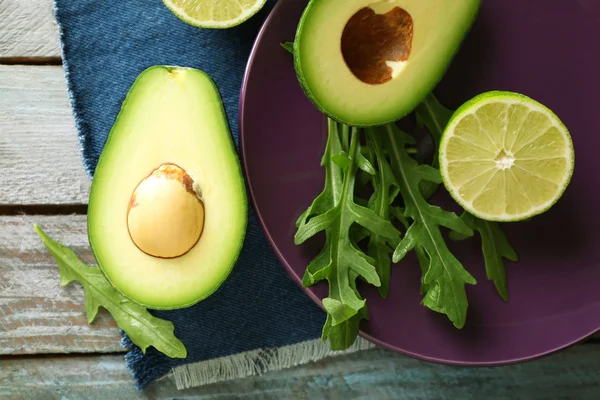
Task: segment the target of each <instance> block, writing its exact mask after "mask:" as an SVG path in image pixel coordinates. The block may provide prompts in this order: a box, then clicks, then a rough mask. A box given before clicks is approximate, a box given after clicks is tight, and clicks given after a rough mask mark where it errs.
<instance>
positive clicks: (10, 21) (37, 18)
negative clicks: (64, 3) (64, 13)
mask: <svg viewBox="0 0 600 400" xmlns="http://www.w3.org/2000/svg"><path fill="white" fill-rule="evenodd" d="M4 57H7V58H9V57H60V45H59V43H58V26H57V25H56V23H55V22H54V15H53V8H52V0H0V58H4Z"/></svg>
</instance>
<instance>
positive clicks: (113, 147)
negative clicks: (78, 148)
mask: <svg viewBox="0 0 600 400" xmlns="http://www.w3.org/2000/svg"><path fill="white" fill-rule="evenodd" d="M246 224H247V199H246V191H245V184H244V181H243V176H242V171H241V167H240V163H239V159H238V156H237V154H236V152H235V148H234V145H233V142H232V139H231V134H230V131H229V127H228V123H227V118H226V115H225V111H224V109H223V105H222V101H221V97H220V94H219V91H218V89H217V87H216V86H215V84H214V82H213V81H212V79H211V78H210V77H209V76H208V75H207V74H205V73H204V72H202V71H199V70H196V69H191V68H181V67H167V66H155V67H151V68H149V69H147V70H145V71H144V72H142V73H141V74H140V75H139V77H138V78H137V80H136V81H135V83H134V84H133V86H132V87H131V89H130V91H129V93H128V94H127V97H126V99H125V101H124V102H123V104H122V108H121V111H120V113H119V115H118V116H117V119H116V121H115V124H114V126H113V128H112V130H111V131H110V134H109V136H108V139H107V142H106V145H105V147H104V149H103V152H102V155H101V156H100V160H99V162H98V165H97V168H96V171H95V174H94V179H93V182H92V188H91V193H90V199H89V208H88V233H89V240H90V244H91V247H92V250H93V252H94V255H95V257H96V259H97V261H98V264H99V266H100V268H101V269H102V271H103V272H104V274H105V275H106V277H107V278H108V279H109V280H110V282H111V283H112V284H113V286H114V287H116V288H117V289H118V290H119V291H120V292H122V293H123V294H124V295H125V296H127V297H128V298H130V299H131V300H133V301H135V302H137V303H139V304H142V305H145V306H147V307H150V308H154V309H173V308H182V307H187V306H190V305H192V304H194V303H196V302H198V301H200V300H202V299H204V298H206V297H207V296H209V295H210V294H211V293H213V292H214V291H215V290H216V289H217V288H218V287H219V286H220V285H221V284H222V283H223V281H224V280H225V279H226V278H227V276H228V275H229V273H230V272H231V270H232V268H233V265H234V263H235V262H236V260H237V258H238V256H239V253H240V250H241V248H242V243H243V240H244V236H245V231H246Z"/></svg>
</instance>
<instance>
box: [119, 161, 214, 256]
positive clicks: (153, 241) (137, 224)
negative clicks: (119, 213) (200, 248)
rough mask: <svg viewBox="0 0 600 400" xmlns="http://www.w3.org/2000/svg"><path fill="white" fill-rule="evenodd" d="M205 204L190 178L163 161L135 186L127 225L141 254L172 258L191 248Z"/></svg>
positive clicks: (201, 221)
mask: <svg viewBox="0 0 600 400" xmlns="http://www.w3.org/2000/svg"><path fill="white" fill-rule="evenodd" d="M203 227H204V204H203V202H202V198H201V195H200V191H199V190H198V187H197V185H196V184H195V182H194V180H193V179H192V177H191V176H190V175H189V174H188V173H187V172H186V171H185V170H184V169H182V168H180V167H179V166H177V165H174V164H162V165H161V166H160V167H158V168H157V169H155V170H154V171H152V173H151V174H150V175H149V176H148V177H147V178H145V179H144V180H142V181H141V182H140V184H139V185H138V186H137V187H136V188H135V190H134V192H133V194H132V195H131V199H130V202H129V208H128V210H127V228H128V230H129V236H130V237H131V240H132V241H133V243H135V245H136V246H137V247H138V248H139V249H140V250H141V251H143V252H144V253H146V254H148V255H151V256H154V257H160V258H175V257H179V256H181V255H183V254H185V253H187V252H188V251H190V250H191V249H192V248H193V247H194V246H195V245H196V243H198V240H199V239H200V236H201V235H202V229H203Z"/></svg>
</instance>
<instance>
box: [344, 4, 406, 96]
mask: <svg viewBox="0 0 600 400" xmlns="http://www.w3.org/2000/svg"><path fill="white" fill-rule="evenodd" d="M392 6H393V3H392V2H390V1H381V2H378V3H374V4H371V5H369V6H368V7H364V8H361V9H360V10H358V11H357V12H356V13H355V14H354V15H353V16H352V17H351V18H350V19H349V20H348V22H347V23H346V26H345V27H344V31H343V33H342V39H341V47H342V55H343V57H344V60H345V61H346V65H347V66H348V68H350V71H352V73H353V74H354V76H356V77H357V78H358V79H360V80H361V81H363V82H364V83H368V84H371V85H379V84H382V83H386V82H389V81H390V80H392V79H394V78H395V77H396V76H398V75H399V74H400V72H401V71H402V69H404V67H405V66H406V61H407V60H408V58H409V56H410V52H411V50H412V40H413V19H412V17H411V15H410V14H409V13H408V12H407V11H406V10H404V9H402V8H400V7H397V6H395V7H392Z"/></svg>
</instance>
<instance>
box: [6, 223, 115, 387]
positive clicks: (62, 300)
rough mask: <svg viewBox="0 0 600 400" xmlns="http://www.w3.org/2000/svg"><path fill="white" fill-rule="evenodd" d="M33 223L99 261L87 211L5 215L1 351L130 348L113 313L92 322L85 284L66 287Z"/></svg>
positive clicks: (44, 351)
mask: <svg viewBox="0 0 600 400" xmlns="http://www.w3.org/2000/svg"><path fill="white" fill-rule="evenodd" d="M33 223H37V224H39V225H40V226H42V228H43V229H44V230H45V231H46V232H47V233H48V234H49V235H50V236H51V237H52V238H54V239H56V240H58V241H60V242H61V243H64V244H65V245H67V246H69V247H70V248H72V249H73V250H74V251H75V252H76V253H77V254H78V255H79V256H80V257H82V258H83V259H84V260H85V261H86V262H88V263H93V262H94V259H93V256H92V253H91V251H90V249H89V245H88V241H87V228H86V217H85V216H84V215H59V216H0V354H39V353H73V352H77V353H91V352H97V353H107V352H123V351H125V349H124V348H122V347H121V346H120V343H119V341H120V335H119V331H118V329H117V326H116V324H115V323H114V321H113V320H112V318H111V317H110V315H109V314H108V313H107V312H106V311H104V310H102V312H101V313H100V315H99V316H98V319H97V320H96V322H94V324H92V325H89V324H88V322H87V319H86V316H85V312H84V308H83V307H84V296H83V290H82V288H81V286H79V285H78V284H71V285H69V286H67V287H61V286H60V284H59V274H58V269H57V267H56V264H55V262H54V260H53V259H52V257H51V256H50V254H49V253H48V251H47V250H46V248H45V247H44V246H43V244H42V243H41V241H40V240H39V238H38V236H37V235H36V233H35V232H34V231H33V228H32V224H33ZM0 397H1V396H0Z"/></svg>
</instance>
